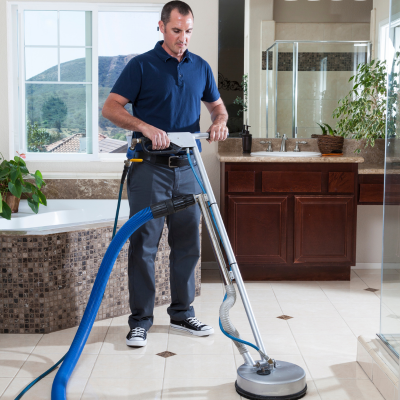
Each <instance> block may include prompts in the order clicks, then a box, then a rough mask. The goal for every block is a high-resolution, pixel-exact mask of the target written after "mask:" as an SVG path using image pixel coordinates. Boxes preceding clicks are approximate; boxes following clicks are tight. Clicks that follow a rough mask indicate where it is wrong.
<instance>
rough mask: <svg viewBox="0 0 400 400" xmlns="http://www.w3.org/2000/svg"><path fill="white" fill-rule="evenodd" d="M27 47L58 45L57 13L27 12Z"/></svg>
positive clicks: (25, 27)
mask: <svg viewBox="0 0 400 400" xmlns="http://www.w3.org/2000/svg"><path fill="white" fill-rule="evenodd" d="M24 16H25V26H24V29H25V45H26V46H28V45H34V46H38V45H46V46H50V45H57V11H25V13H24Z"/></svg>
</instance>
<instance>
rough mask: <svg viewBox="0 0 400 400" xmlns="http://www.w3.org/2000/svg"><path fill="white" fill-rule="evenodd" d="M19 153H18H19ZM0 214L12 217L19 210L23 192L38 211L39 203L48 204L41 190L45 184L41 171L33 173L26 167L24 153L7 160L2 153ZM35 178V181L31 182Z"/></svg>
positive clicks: (33, 209) (8, 217)
mask: <svg viewBox="0 0 400 400" xmlns="http://www.w3.org/2000/svg"><path fill="white" fill-rule="evenodd" d="M17 154H18V153H17ZM0 155H1V157H0V161H1V160H2V162H1V164H0V194H1V199H0V200H1V201H0V216H1V217H3V218H6V219H11V214H12V213H15V212H18V206H19V201H20V199H21V196H22V194H24V195H25V197H26V198H27V200H28V204H29V207H30V208H31V209H32V211H33V212H34V213H36V214H37V213H38V211H39V204H43V205H47V202H46V196H45V195H44V194H43V193H42V192H41V191H40V189H41V188H42V187H43V186H44V185H45V183H44V182H43V179H42V174H41V173H40V171H36V172H35V173H34V174H31V173H30V172H29V171H28V168H27V167H26V163H25V161H24V160H23V159H22V158H23V157H24V158H25V155H24V154H18V156H15V157H14V159H13V160H5V159H4V157H3V155H2V154H1V153H0ZM29 180H33V182H29Z"/></svg>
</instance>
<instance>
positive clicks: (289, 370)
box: [16, 132, 307, 400]
mask: <svg viewBox="0 0 400 400" xmlns="http://www.w3.org/2000/svg"><path fill="white" fill-rule="evenodd" d="M168 136H169V139H170V142H171V143H170V147H169V148H168V149H164V150H151V149H150V148H151V141H150V140H149V139H147V138H145V137H143V138H140V139H132V141H131V145H130V147H129V148H128V153H127V156H128V159H127V161H126V162H125V167H124V172H123V178H122V179H121V189H120V196H119V202H120V199H121V193H122V187H123V182H124V180H125V176H126V173H127V171H128V168H129V164H130V162H131V161H138V160H133V157H134V148H135V146H136V144H137V143H139V142H140V143H141V145H142V148H143V151H145V152H148V153H151V154H170V155H171V154H178V153H179V154H182V152H186V153H187V155H188V160H189V163H190V166H191V168H192V171H193V174H194V176H195V178H196V180H197V181H198V183H199V185H200V187H201V190H202V193H196V194H190V195H185V196H178V197H174V198H172V199H169V200H165V201H161V202H159V203H156V204H153V205H151V206H150V207H147V208H145V209H144V210H142V211H140V212H139V213H137V214H135V215H134V216H133V217H132V218H130V219H129V220H128V221H127V222H126V223H125V224H124V225H123V226H122V227H121V228H120V229H119V230H118V232H117V233H116V234H115V230H116V223H115V225H114V234H115V237H114V238H113V240H112V241H111V243H110V246H109V247H108V249H107V251H106V253H105V255H104V258H103V261H102V263H101V265H100V268H99V271H98V274H97V277H96V280H95V283H94V285H93V289H92V292H91V295H90V298H89V301H88V304H87V306H86V309H85V313H84V315H83V318H82V321H81V323H80V325H79V328H78V331H77V333H76V335H75V338H74V340H73V342H72V344H71V347H70V349H69V351H68V353H67V354H66V355H65V356H64V357H63V358H62V359H61V360H60V361H59V362H58V363H57V364H56V365H55V366H53V367H52V368H51V369H50V370H48V371H46V372H45V373H44V374H42V375H41V376H40V377H39V378H37V379H36V380H35V381H34V382H32V383H31V384H30V385H28V386H27V387H26V388H25V389H24V390H23V391H22V392H21V393H20V394H19V396H18V397H17V398H16V400H19V399H20V398H21V397H22V396H23V395H24V394H25V393H26V392H27V390H29V389H30V388H31V387H32V386H33V385H34V384H35V383H36V382H38V381H39V380H40V379H41V378H43V377H44V376H46V375H47V374H48V373H50V372H51V371H52V370H54V369H55V368H56V367H57V366H58V365H59V364H60V363H62V364H61V367H60V369H59V370H58V372H57V375H56V377H55V378H54V382H53V386H52V392H51V399H52V400H66V399H67V397H66V387H67V384H68V380H69V378H70V376H71V374H72V372H73V370H74V368H75V366H76V363H77V362H78V360H79V357H80V355H81V353H82V350H83V348H84V346H85V344H86V341H87V339H88V336H89V334H90V331H91V329H92V326H93V323H94V320H95V318H96V315H97V312H98V309H99V307H100V304H101V301H102V298H103V294H104V291H105V288H106V285H107V282H108V278H109V276H110V273H111V270H112V268H113V266H114V263H115V260H116V258H117V256H118V254H119V252H120V251H121V249H122V246H123V245H124V244H125V242H126V241H127V240H128V239H129V237H130V236H131V235H132V233H133V232H134V231H135V230H136V229H138V228H139V227H140V226H141V225H143V224H145V223H146V222H147V221H149V220H151V219H153V218H160V217H164V216H167V215H170V214H173V213H175V212H179V211H180V210H184V209H186V208H188V207H190V206H193V205H195V204H196V203H197V204H198V205H199V207H200V209H201V212H202V216H203V221H204V223H205V225H206V226H207V230H208V233H209V235H210V239H211V243H212V246H213V248H214V252H215V255H216V259H217V261H218V264H219V268H220V272H221V276H222V279H223V282H224V286H225V292H226V293H225V297H224V300H223V302H222V305H221V307H220V310H219V317H220V320H219V325H220V328H221V331H222V332H223V333H224V334H225V335H226V336H227V337H229V338H230V339H231V340H233V342H234V344H235V345H236V347H237V349H238V351H239V353H240V354H241V355H242V357H243V360H244V364H243V365H241V366H240V367H239V368H238V370H237V380H236V382H235V387H236V391H237V393H238V394H240V395H241V396H242V397H244V398H246V399H251V400H296V399H301V398H302V397H304V396H305V395H306V392H307V384H306V374H305V372H304V370H303V369H302V368H301V367H299V366H297V365H295V364H291V363H288V362H285V361H279V360H274V359H272V358H271V357H269V356H268V355H267V352H266V350H265V347H264V343H263V341H262V338H261V334H260V331H259V329H258V326H257V322H256V319H255V317H254V313H253V310H252V308H251V305H250V301H249V298H248V296H247V293H246V289H245V286H244V283H243V279H242V277H241V274H240V270H239V266H238V264H237V262H236V259H235V255H234V253H233V250H232V247H231V244H230V242H229V238H228V235H227V233H226V230H225V226H224V223H223V221H222V217H221V214H220V212H219V209H218V206H217V203H216V200H215V197H214V193H213V191H212V189H211V185H210V181H209V179H208V176H207V173H206V170H205V168H204V164H203V161H202V159H201V156H200V152H199V150H198V148H197V144H196V140H195V139H208V138H209V133H195V134H192V133H190V132H173V133H168ZM191 154H193V156H194V159H195V160H196V163H197V165H198V169H199V171H200V177H199V176H198V175H197V173H196V171H195V169H194V167H193V162H192V161H191ZM119 202H118V207H117V216H116V221H115V222H117V220H118V210H119ZM220 243H221V244H222V248H221V246H220ZM222 249H223V250H224V251H225V255H226V259H227V260H228V266H227V263H226V262H225V258H224V255H223V250H222ZM234 282H235V283H236V286H237V289H238V291H239V294H240V297H241V299H242V302H243V305H244V309H245V311H246V314H247V318H248V320H249V323H250V326H251V330H252V332H253V336H254V339H255V342H256V345H254V344H252V343H249V342H247V341H245V340H243V339H241V338H240V334H239V332H238V331H237V330H236V328H235V327H234V325H233V323H232V322H231V320H230V317H229V310H230V309H231V308H232V307H233V305H234V304H235V301H236V289H235V286H234ZM248 347H252V348H254V349H255V350H257V352H258V353H259V355H260V359H259V360H256V361H255V360H254V359H253V357H252V356H251V354H250V353H249V350H248Z"/></svg>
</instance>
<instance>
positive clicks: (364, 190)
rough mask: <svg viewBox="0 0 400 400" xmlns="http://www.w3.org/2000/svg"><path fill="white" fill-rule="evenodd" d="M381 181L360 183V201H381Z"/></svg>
mask: <svg viewBox="0 0 400 400" xmlns="http://www.w3.org/2000/svg"><path fill="white" fill-rule="evenodd" d="M383 188H384V186H383V183H360V199H359V202H360V203H383Z"/></svg>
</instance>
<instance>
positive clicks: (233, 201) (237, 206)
mask: <svg viewBox="0 0 400 400" xmlns="http://www.w3.org/2000/svg"><path fill="white" fill-rule="evenodd" d="M287 203H288V196H268V197H265V196H263V197H262V196H254V197H249V196H230V197H229V210H230V213H229V225H228V226H229V228H228V229H229V231H228V234H229V238H230V240H231V244H232V247H233V251H234V252H235V255H236V258H237V261H238V262H239V263H242V262H243V263H247V262H252V263H267V264H269V263H275V264H282V263H283V264H285V263H286V262H287V244H286V241H287V232H286V231H287V213H288V204H287Z"/></svg>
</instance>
